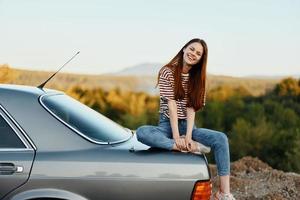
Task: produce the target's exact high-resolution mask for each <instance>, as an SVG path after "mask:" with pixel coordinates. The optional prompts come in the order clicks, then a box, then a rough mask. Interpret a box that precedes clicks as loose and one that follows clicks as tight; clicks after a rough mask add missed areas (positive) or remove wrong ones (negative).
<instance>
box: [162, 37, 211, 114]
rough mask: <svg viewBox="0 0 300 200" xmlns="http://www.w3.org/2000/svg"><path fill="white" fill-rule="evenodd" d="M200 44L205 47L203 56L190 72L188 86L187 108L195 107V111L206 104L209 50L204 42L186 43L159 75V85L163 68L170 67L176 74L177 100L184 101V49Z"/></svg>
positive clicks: (175, 90)
mask: <svg viewBox="0 0 300 200" xmlns="http://www.w3.org/2000/svg"><path fill="white" fill-rule="evenodd" d="M194 42H198V43H200V44H201V45H202V47H203V54H202V56H201V58H200V60H199V62H198V63H197V64H195V65H194V66H193V67H192V68H191V69H190V71H189V84H188V102H187V107H193V108H194V109H195V111H198V110H199V109H202V108H203V106H204V104H205V93H206V65H207V54H208V49H207V45H206V43H205V41H204V40H202V39H199V38H194V39H192V40H190V41H189V42H188V43H186V44H185V45H184V46H183V47H182V48H181V50H180V51H179V52H178V53H177V55H176V56H175V57H174V58H173V59H172V60H171V61H170V62H169V63H168V64H166V65H165V66H163V67H162V68H161V69H160V71H159V73H158V79H157V83H158V82H159V76H160V74H161V71H162V69H163V68H165V67H168V68H170V69H172V71H173V72H174V86H175V87H174V95H175V100H179V99H183V98H184V96H185V93H184V89H183V87H182V81H181V73H182V68H183V49H185V48H186V47H187V46H188V45H190V44H191V43H194Z"/></svg>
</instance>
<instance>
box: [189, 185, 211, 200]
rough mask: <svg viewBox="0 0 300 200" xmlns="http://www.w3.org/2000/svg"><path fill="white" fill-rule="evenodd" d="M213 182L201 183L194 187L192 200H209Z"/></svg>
mask: <svg viewBox="0 0 300 200" xmlns="http://www.w3.org/2000/svg"><path fill="white" fill-rule="evenodd" d="M211 190H212V184H211V181H201V182H200V181H199V182H197V183H196V184H195V186H194V191H193V194H192V198H191V199H192V200H209V199H210V196H211Z"/></svg>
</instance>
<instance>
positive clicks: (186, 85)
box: [136, 38, 234, 200]
mask: <svg viewBox="0 0 300 200" xmlns="http://www.w3.org/2000/svg"><path fill="white" fill-rule="evenodd" d="M207 53H208V51H207V45H206V43H205V42H204V40H201V39H198V38H196V39H192V40H191V41H189V42H188V43H186V44H185V45H184V46H183V48H182V49H181V50H180V51H179V52H178V54H177V55H176V56H175V57H174V58H173V59H172V60H171V61H170V62H169V63H168V64H167V65H165V66H164V67H162V68H161V70H160V72H159V75H158V85H159V91H160V111H159V112H160V120H159V125H158V126H148V125H146V126H141V127H139V128H138V129H137V131H136V134H137V138H138V140H139V141H140V142H142V143H144V144H146V145H149V146H151V147H158V148H163V149H168V150H176V151H183V152H187V151H188V152H192V153H208V152H209V151H210V148H211V149H212V150H213V152H214V156H215V160H216V164H217V169H218V175H219V177H220V189H219V191H218V192H217V193H216V194H215V195H214V198H215V199H220V200H221V199H222V200H223V199H224V200H233V199H234V197H233V196H232V194H231V193H230V184H229V178H230V158H229V146H228V140H227V136H226V135H225V134H224V133H221V132H217V131H214V130H209V129H204V128H196V127H195V125H194V120H195V112H196V111H198V110H200V109H202V108H203V107H204V105H205V94H206V90H205V82H206V64H207Z"/></svg>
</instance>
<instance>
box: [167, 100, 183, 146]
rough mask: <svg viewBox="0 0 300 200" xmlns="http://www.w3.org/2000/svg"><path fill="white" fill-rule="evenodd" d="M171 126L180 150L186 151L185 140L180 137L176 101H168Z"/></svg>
mask: <svg viewBox="0 0 300 200" xmlns="http://www.w3.org/2000/svg"><path fill="white" fill-rule="evenodd" d="M168 108H169V116H170V124H171V128H172V136H173V139H174V140H175V144H176V146H177V148H179V150H181V149H186V144H185V140H184V139H183V138H181V137H180V134H179V129H178V116H177V104H176V101H175V100H168Z"/></svg>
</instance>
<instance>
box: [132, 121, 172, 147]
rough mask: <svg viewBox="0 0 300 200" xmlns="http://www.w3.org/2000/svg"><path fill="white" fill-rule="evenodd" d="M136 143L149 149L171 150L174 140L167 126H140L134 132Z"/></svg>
mask: <svg viewBox="0 0 300 200" xmlns="http://www.w3.org/2000/svg"><path fill="white" fill-rule="evenodd" d="M136 135H137V139H138V141H140V142H142V143H143V144H146V145H148V146H151V147H157V148H162V149H168V150H172V149H173V148H174V144H175V142H174V140H173V139H171V138H172V131H171V130H170V128H168V126H149V125H145V126H141V127H139V128H138V129H137V130H136Z"/></svg>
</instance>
